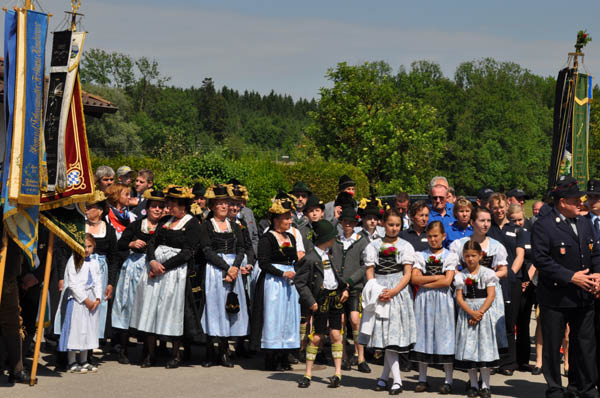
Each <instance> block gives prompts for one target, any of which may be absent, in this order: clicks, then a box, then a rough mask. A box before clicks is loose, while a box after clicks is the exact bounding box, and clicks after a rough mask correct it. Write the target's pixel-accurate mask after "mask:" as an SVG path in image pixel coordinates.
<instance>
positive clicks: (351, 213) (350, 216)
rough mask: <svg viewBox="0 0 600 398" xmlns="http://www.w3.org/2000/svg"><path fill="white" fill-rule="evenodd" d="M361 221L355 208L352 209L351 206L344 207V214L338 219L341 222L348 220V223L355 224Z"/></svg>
mask: <svg viewBox="0 0 600 398" xmlns="http://www.w3.org/2000/svg"><path fill="white" fill-rule="evenodd" d="M359 219H360V217H359V215H358V214H357V213H356V210H354V207H351V206H346V207H342V213H341V214H340V217H339V218H338V220H340V221H342V220H347V221H355V222H358V220H359Z"/></svg>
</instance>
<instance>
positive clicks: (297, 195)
mask: <svg viewBox="0 0 600 398" xmlns="http://www.w3.org/2000/svg"><path fill="white" fill-rule="evenodd" d="M295 196H296V197H297V198H308V194H307V193H305V192H296V195H295Z"/></svg>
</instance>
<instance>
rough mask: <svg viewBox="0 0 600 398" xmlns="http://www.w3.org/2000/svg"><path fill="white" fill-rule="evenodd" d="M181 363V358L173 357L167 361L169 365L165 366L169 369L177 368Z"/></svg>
mask: <svg viewBox="0 0 600 398" xmlns="http://www.w3.org/2000/svg"><path fill="white" fill-rule="evenodd" d="M180 364H181V359H179V358H173V359H171V360H170V361H169V362H167V365H166V366H165V368H167V369H177V368H178V367H179V365H180Z"/></svg>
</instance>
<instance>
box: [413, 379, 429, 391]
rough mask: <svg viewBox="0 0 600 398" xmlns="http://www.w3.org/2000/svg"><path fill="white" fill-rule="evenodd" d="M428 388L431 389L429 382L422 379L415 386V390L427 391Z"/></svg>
mask: <svg viewBox="0 0 600 398" xmlns="http://www.w3.org/2000/svg"><path fill="white" fill-rule="evenodd" d="M427 390H429V384H427V382H425V381H420V382H418V383H417V385H416V386H415V392H425V391H427Z"/></svg>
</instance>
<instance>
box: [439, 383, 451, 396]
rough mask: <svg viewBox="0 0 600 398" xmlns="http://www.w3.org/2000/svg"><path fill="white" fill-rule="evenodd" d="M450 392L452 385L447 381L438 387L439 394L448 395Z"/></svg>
mask: <svg viewBox="0 0 600 398" xmlns="http://www.w3.org/2000/svg"><path fill="white" fill-rule="evenodd" d="M451 393H452V386H451V385H450V384H448V383H444V385H442V386H441V387H440V394H442V395H448V394H451Z"/></svg>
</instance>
